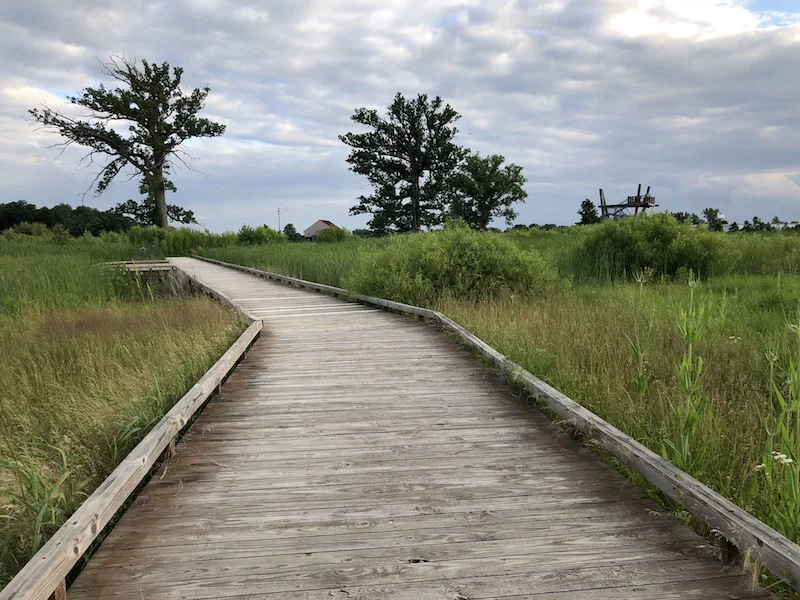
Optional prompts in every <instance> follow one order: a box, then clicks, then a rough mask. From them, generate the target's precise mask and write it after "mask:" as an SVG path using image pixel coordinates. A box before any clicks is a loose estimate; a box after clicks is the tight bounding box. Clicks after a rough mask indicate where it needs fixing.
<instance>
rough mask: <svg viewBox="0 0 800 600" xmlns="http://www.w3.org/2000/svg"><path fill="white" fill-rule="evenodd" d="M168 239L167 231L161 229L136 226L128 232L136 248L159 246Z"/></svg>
mask: <svg viewBox="0 0 800 600" xmlns="http://www.w3.org/2000/svg"><path fill="white" fill-rule="evenodd" d="M166 237H167V230H166V229H161V228H160V227H142V226H140V225H136V226H135V227H131V228H130V229H129V230H128V239H129V240H130V241H131V244H133V245H134V246H157V247H159V248H160V247H161V243H162V242H163V241H164V239H165V238H166Z"/></svg>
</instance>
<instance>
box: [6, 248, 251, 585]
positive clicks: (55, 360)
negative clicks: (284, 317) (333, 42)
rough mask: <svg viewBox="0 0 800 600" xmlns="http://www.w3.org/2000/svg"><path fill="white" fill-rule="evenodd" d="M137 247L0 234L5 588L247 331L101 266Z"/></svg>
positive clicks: (217, 310) (227, 314)
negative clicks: (2, 236)
mask: <svg viewBox="0 0 800 600" xmlns="http://www.w3.org/2000/svg"><path fill="white" fill-rule="evenodd" d="M135 253H136V250H135V249H134V248H133V247H131V246H130V245H128V244H96V243H82V242H76V243H74V244H71V245H69V246H67V247H63V246H60V245H57V244H53V243H50V242H48V241H46V240H41V239H17V240H11V241H9V240H5V241H0V587H2V584H3V583H4V582H7V581H8V579H9V578H10V577H11V576H12V575H13V574H14V573H15V572H16V571H17V570H18V569H19V567H21V566H22V565H23V564H24V563H25V562H26V561H27V560H28V559H29V558H30V557H31V556H32V555H33V553H34V552H35V551H36V550H37V548H38V547H39V546H41V544H43V543H44V541H46V539H47V537H48V536H49V535H51V534H52V533H53V532H54V531H55V530H56V529H57V528H58V527H59V526H60V525H61V523H62V522H63V521H64V520H65V518H66V517H67V516H69V515H70V514H71V513H72V512H73V511H74V509H75V508H77V506H78V505H79V504H80V503H81V502H82V500H83V499H84V498H85V497H86V496H87V495H88V494H89V493H91V491H92V490H93V489H94V488H95V487H96V486H97V484H99V483H100V482H101V481H102V480H103V479H104V478H105V477H106V476H107V475H108V474H109V473H110V472H111V471H112V470H113V468H114V467H115V466H116V465H117V464H118V462H119V461H120V460H121V459H122V458H123V457H124V456H125V455H126V454H127V452H128V451H129V450H130V449H131V448H132V447H133V446H134V445H135V444H136V443H137V442H138V441H139V439H141V438H142V437H143V436H144V434H145V433H146V432H147V431H148V430H149V428H150V427H151V426H152V425H153V424H154V423H155V422H157V421H158V419H160V418H161V416H162V415H163V414H164V412H165V411H166V409H167V408H168V407H169V406H171V404H172V403H173V402H174V401H175V400H177V399H178V398H180V397H181V396H182V395H183V393H185V391H186V390H187V389H188V388H189V387H191V386H192V385H193V384H194V382H195V381H196V380H197V379H198V378H199V377H200V376H201V375H202V374H203V373H204V372H205V371H206V370H207V369H208V368H209V367H210V366H211V365H212V364H213V363H214V362H215V361H216V360H217V358H219V356H220V355H221V354H222V353H223V352H224V351H225V350H226V349H227V348H228V346H229V345H230V344H231V343H232V342H233V341H234V340H235V339H236V337H237V336H238V335H239V333H241V331H242V330H243V328H244V323H243V322H242V321H241V320H240V318H239V317H238V315H236V314H234V313H232V312H231V311H230V310H229V309H227V308H225V307H223V306H221V305H220V304H218V303H216V302H213V301H211V300H208V299H205V298H196V297H183V298H179V297H170V296H168V295H167V294H165V293H164V290H163V289H162V287H163V286H161V285H159V284H158V283H152V284H149V285H148V284H147V283H146V282H144V281H137V280H136V279H135V278H134V277H132V276H131V275H128V274H125V273H119V272H114V271H108V270H106V269H103V268H102V267H100V266H98V262H101V261H105V260H114V259H127V258H130V257H131V256H133V255H135Z"/></svg>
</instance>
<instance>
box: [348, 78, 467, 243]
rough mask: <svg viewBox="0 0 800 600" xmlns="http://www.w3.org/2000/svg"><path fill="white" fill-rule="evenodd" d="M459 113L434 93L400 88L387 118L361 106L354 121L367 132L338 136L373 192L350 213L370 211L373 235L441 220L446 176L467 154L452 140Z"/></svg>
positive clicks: (361, 200)
mask: <svg viewBox="0 0 800 600" xmlns="http://www.w3.org/2000/svg"><path fill="white" fill-rule="evenodd" d="M459 118H460V115H459V114H458V113H457V112H456V111H455V110H454V109H453V108H452V107H451V106H450V105H449V104H445V103H444V101H443V100H442V99H441V98H440V97H439V96H436V97H435V98H434V99H432V100H429V99H428V96H427V94H420V95H418V96H417V97H416V98H414V99H410V100H409V99H406V98H405V97H403V95H402V94H400V93H399V92H398V93H397V95H396V96H395V98H394V101H393V102H392V103H391V104H390V105H389V107H388V110H387V114H386V116H385V117H384V116H381V115H380V114H379V113H378V111H377V110H373V109H368V108H359V109H357V110H356V111H355V113H354V114H353V115H352V117H351V119H352V120H353V122H355V123H357V124H359V125H363V126H365V127H367V128H368V129H369V131H366V132H363V133H346V134H344V135H341V136H339V139H340V140H341V141H342V142H344V143H345V144H347V145H348V146H350V147H351V151H350V155H349V157H348V158H347V162H348V163H349V164H350V170H351V171H353V172H354V173H357V174H359V175H364V176H366V177H367V179H368V180H369V182H370V183H371V184H372V186H373V193H372V194H371V195H369V196H360V197H359V198H358V200H359V202H358V204H357V205H356V206H354V207H352V208H351V209H350V213H351V214H354V215H357V214H364V213H370V214H372V219H371V220H370V222H369V225H370V227H371V228H372V229H373V230H374V231H375V232H376V233H387V232H390V231H399V232H403V231H419V229H420V227H422V226H426V227H431V226H434V225H438V224H439V223H441V222H442V220H443V217H444V215H445V213H446V206H445V194H446V192H447V185H448V180H449V178H450V176H451V174H452V173H453V171H454V170H455V168H456V167H457V166H458V164H459V163H460V162H461V159H462V158H463V157H464V155H465V154H466V151H465V150H464V149H462V148H460V147H459V146H458V145H456V144H455V143H454V142H453V138H454V137H455V136H456V134H457V133H458V130H457V129H456V127H455V125H454V123H455V122H456V121H457V120H458V119H459Z"/></svg>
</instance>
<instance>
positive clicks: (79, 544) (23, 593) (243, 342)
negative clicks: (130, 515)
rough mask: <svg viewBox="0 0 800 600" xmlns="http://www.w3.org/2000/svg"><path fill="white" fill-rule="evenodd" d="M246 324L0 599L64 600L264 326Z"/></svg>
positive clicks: (258, 323)
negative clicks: (73, 574)
mask: <svg viewBox="0 0 800 600" xmlns="http://www.w3.org/2000/svg"><path fill="white" fill-rule="evenodd" d="M201 287H202V288H204V287H205V286H201ZM214 295H215V296H218V294H214ZM228 301H229V299H228ZM249 320H251V321H252V322H251V323H250V325H249V326H248V328H247V329H246V330H245V331H244V333H242V335H240V336H239V338H238V339H237V340H236V341H235V342H234V343H233V345H232V346H231V347H230V348H228V350H227V351H226V352H225V353H224V354H223V355H222V356H221V357H220V359H219V360H218V361H217V362H216V363H214V365H213V366H212V367H211V368H210V369H209V370H208V371H206V373H205V374H204V375H203V376H202V377H201V378H200V379H199V380H198V381H197V383H195V384H194V385H193V386H192V388H191V389H190V390H189V391H188V392H186V394H184V396H183V397H182V398H181V399H180V400H178V401H177V402H176V403H175V404H174V405H173V407H172V408H171V409H170V410H169V411H168V412H167V413H166V414H165V415H164V417H163V418H162V419H161V420H160V421H159V422H158V423H157V424H156V425H155V426H154V427H153V429H152V430H150V432H149V433H148V434H147V435H146V436H145V437H144V438H143V439H142V441H141V442H139V444H137V446H136V447H135V448H134V449H133V450H131V452H130V453H129V454H128V455H127V456H126V457H125V458H124V459H123V460H122V462H121V463H120V464H119V465H118V466H117V468H116V469H114V471H112V473H111V475H109V476H108V477H107V478H106V479H105V480H104V481H103V483H101V484H100V486H99V487H98V488H97V489H96V490H95V491H94V493H92V494H91V495H90V496H89V497H88V498H87V499H86V500H84V502H83V503H82V504H81V505H80V507H79V508H78V510H76V511H75V512H74V513H73V514H72V516H71V517H70V518H69V519H68V520H67V521H66V522H65V523H64V525H62V526H61V528H60V529H59V530H58V531H57V532H56V533H55V534H53V536H52V537H51V538H50V539H49V540H48V541H47V543H45V545H44V546H42V548H41V549H40V550H39V551H38V552H37V553H36V555H35V556H34V557H33V558H32V559H31V560H29V561H28V562H27V563H26V564H25V566H24V567H22V569H21V570H20V571H19V572H18V573H17V574H16V575H15V576H14V578H13V579H12V580H11V581H10V582H9V584H8V585H7V586H6V587H5V588H4V589H3V590H2V591H0V600H46V599H47V598H54V599H55V600H66V598H67V593H66V581H65V580H66V577H67V575H68V574H69V572H70V571H71V570H72V568H73V567H74V566H75V565H76V564H77V563H78V561H79V560H80V559H81V557H82V556H83V554H84V553H85V552H86V550H87V549H88V548H89V546H90V545H91V544H92V542H94V540H95V539H97V536H98V535H100V533H101V532H102V531H103V528H104V527H105V526H106V525H107V524H108V522H109V521H110V520H111V519H112V518H113V517H114V515H115V514H116V513H117V511H118V510H119V509H120V508H121V507H122V505H123V504H124V503H125V501H126V500H127V499H128V497H129V496H130V495H131V493H133V492H134V490H135V489H136V488H137V487H138V485H139V484H140V483H141V482H142V480H143V479H144V478H145V477H146V476H147V475H148V474H149V473H150V471H151V469H152V468H153V466H154V465H155V463H156V462H157V460H158V458H159V457H160V456H161V455H162V453H163V452H164V451H165V450H167V448H168V447H169V446H170V445H171V444H172V443H173V442H174V439H175V437H176V436H177V435H178V433H180V431H181V430H182V429H183V428H184V427H185V426H186V424H187V423H189V422H190V421H191V420H192V418H193V417H194V416H195V414H196V413H197V412H198V411H199V410H200V409H201V408H202V407H203V405H204V404H205V403H206V401H207V400H208V399H209V398H210V397H211V396H212V395H213V394H214V392H215V391H216V390H218V389H219V387H220V386H221V385H222V381H223V380H224V379H225V377H226V376H227V375H228V374H229V373H230V372H231V370H232V369H233V368H234V367H235V366H236V363H237V362H239V360H240V359H241V358H242V357H243V356H244V354H245V353H246V352H247V349H248V347H249V346H250V344H252V343H253V341H255V339H256V338H257V337H258V336H259V334H260V333H261V330H262V327H263V324H262V322H261V321H260V320H254V319H252V318H250V319H249Z"/></svg>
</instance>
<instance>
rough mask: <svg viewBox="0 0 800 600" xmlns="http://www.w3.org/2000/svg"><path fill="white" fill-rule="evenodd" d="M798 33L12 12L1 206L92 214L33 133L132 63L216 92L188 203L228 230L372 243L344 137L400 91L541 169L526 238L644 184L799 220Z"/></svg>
mask: <svg viewBox="0 0 800 600" xmlns="http://www.w3.org/2000/svg"><path fill="white" fill-rule="evenodd" d="M797 23H800V15H793V14H785V13H784V14H777V13H775V12H769V13H767V12H758V11H756V10H755V9H754V8H753V5H752V4H751V3H749V2H745V1H744V0H741V1H740V0H727V1H725V0H609V1H607V2H586V1H585V0H560V1H544V0H543V1H536V0H516V1H506V0H503V1H498V2H494V1H492V2H489V1H488V0H483V1H480V0H438V1H436V0H431V1H428V2H416V1H415V0H398V1H397V2H394V3H393V4H391V5H387V4H383V5H378V4H376V3H374V2H373V1H371V0H301V1H298V2H292V3H286V2H278V1H277V0H274V1H268V0H261V1H253V2H249V3H247V4H242V3H239V2H234V1H233V0H202V2H199V1H196V0H191V1H190V0H176V1H175V2H169V3H167V2H162V1H155V0H141V1H140V2H134V3H131V2H123V1H122V0H106V1H104V2H102V3H101V2H99V0H81V1H80V2H79V1H78V0H64V1H62V2H55V0H40V1H38V2H23V1H22V0H7V1H6V2H5V3H3V5H2V7H0V51H2V52H0V82H2V83H1V84H0V127H2V129H0V177H2V178H3V181H4V183H5V187H6V194H7V195H8V197H7V198H6V199H0V201H3V200H13V199H18V198H26V199H28V200H29V201H33V202H37V203H40V204H45V203H47V204H52V203H55V202H60V201H65V200H66V201H73V202H74V200H75V198H79V196H78V195H79V194H80V193H81V192H83V191H84V190H85V189H86V187H87V185H88V183H89V182H90V181H91V177H90V176H89V175H90V174H89V173H85V172H82V173H80V174H78V175H73V174H72V173H73V171H74V165H75V159H76V157H77V156H78V154H77V153H71V152H68V153H66V154H65V155H64V156H62V157H61V158H60V159H58V160H55V161H54V157H55V152H54V151H52V150H48V149H46V148H45V146H46V145H47V143H48V141H47V140H45V139H44V138H43V136H42V134H41V132H36V131H35V130H34V129H33V128H32V127H31V126H30V125H28V124H27V123H25V121H24V120H23V118H24V116H25V112H26V110H27V109H28V108H31V107H33V106H36V105H38V104H40V103H41V102H42V101H47V102H48V104H51V105H53V106H63V104H64V103H63V98H62V97H61V94H63V93H71V92H74V91H77V90H79V89H80V88H82V87H85V86H87V85H94V84H96V83H99V82H100V81H104V79H103V75H102V68H101V66H100V64H99V63H98V62H97V60H96V58H97V57H100V58H104V57H106V56H107V55H108V53H109V52H110V51H116V52H123V51H124V52H125V53H126V55H128V56H136V57H139V58H148V59H150V60H153V61H161V60H168V61H170V62H171V63H172V64H176V65H181V66H183V67H184V68H185V76H184V79H185V83H186V84H187V86H199V85H204V84H206V83H208V84H209V85H211V87H212V94H211V96H209V99H208V103H207V114H208V116H210V117H212V118H215V119H217V120H219V121H221V122H223V123H225V124H226V125H227V128H228V129H227V132H226V135H225V136H224V137H223V138H220V139H217V140H202V141H197V142H193V143H192V144H191V146H190V150H191V152H192V154H193V155H194V156H195V157H196V161H195V167H197V168H198V169H199V170H200V171H202V172H203V173H205V175H198V174H196V173H193V172H191V171H187V170H185V169H183V170H180V171H178V172H177V173H176V176H175V181H176V183H177V185H178V188H179V193H178V194H177V195H176V196H174V197H173V199H174V201H176V202H178V203H181V204H184V205H186V206H187V207H189V208H192V209H194V210H195V212H197V213H198V214H200V215H204V214H205V215H210V216H213V219H212V218H211V217H209V223H208V224H209V225H210V226H213V227H214V228H217V229H220V228H226V227H229V228H234V227H238V226H239V225H240V224H241V221H242V220H243V219H246V220H250V221H251V222H253V223H259V222H263V221H265V220H266V219H267V217H268V216H269V215H274V213H275V210H276V209H277V207H278V206H280V207H281V211H282V213H283V214H284V215H285V218H284V223H285V222H286V219H287V218H288V219H289V220H292V221H295V224H296V225H298V227H302V226H305V225H306V224H307V223H306V221H308V222H311V221H313V220H315V219H316V218H319V217H322V218H330V219H332V220H334V221H335V222H341V223H343V224H345V225H347V226H350V227H356V226H359V225H361V224H363V222H364V221H365V220H366V219H365V218H363V217H357V218H356V217H349V216H348V215H347V207H348V206H349V205H351V204H353V203H354V201H355V198H356V197H357V196H358V195H359V194H362V193H365V192H367V191H368V190H367V188H366V182H365V181H364V180H363V178H360V177H357V176H355V175H353V174H352V173H349V172H348V170H347V165H346V163H345V161H344V159H345V158H346V156H347V151H346V148H345V147H343V145H342V144H341V143H340V142H339V141H338V139H337V136H338V135H339V134H341V133H344V132H345V131H347V130H348V129H349V128H351V127H352V126H353V125H352V123H351V122H350V121H349V117H350V115H351V114H352V111H353V109H354V108H355V107H357V106H370V107H376V108H379V107H385V106H386V105H387V104H388V103H389V102H390V101H391V99H392V97H393V95H394V93H395V92H396V91H398V90H399V91H402V92H403V93H405V94H407V95H410V94H415V93H420V92H427V93H429V94H432V95H435V94H439V95H441V96H443V97H444V98H445V100H446V101H448V102H449V103H450V104H451V105H452V106H453V107H454V108H456V109H457V110H458V111H459V112H461V114H462V115H463V118H462V119H461V121H460V122H459V125H458V126H459V129H460V130H461V132H462V133H461V134H460V141H461V142H462V143H464V144H466V145H469V146H470V147H472V148H473V149H475V150H478V151H481V152H483V153H486V152H497V153H501V154H503V155H504V156H506V158H507V159H508V160H511V161H513V162H516V163H518V164H521V165H523V166H524V167H525V170H526V173H527V175H528V177H529V180H530V183H529V190H530V192H531V198H530V200H529V202H528V203H527V204H526V205H524V206H523V207H522V209H521V211H520V212H521V213H522V216H521V221H522V222H526V223H530V222H533V221H537V222H545V221H548V222H571V221H573V220H574V213H575V210H577V205H578V204H579V202H580V200H582V199H583V198H585V197H592V198H594V197H595V196H596V193H597V188H599V187H603V188H604V189H606V191H607V193H608V194H609V196H612V197H616V196H620V197H623V196H626V195H628V194H629V193H631V189H630V188H631V187H632V186H633V185H635V183H634V182H636V183H638V181H639V180H642V182H643V183H644V184H645V185H647V184H648V183H649V184H652V185H653V191H654V193H656V195H657V197H658V198H659V201H660V203H661V205H662V208H668V209H672V210H685V209H691V210H693V211H695V212H697V211H699V210H701V209H702V208H704V207H705V206H708V205H711V204H713V203H718V204H720V205H721V206H724V208H725V212H726V213H727V214H728V216H729V218H737V219H739V220H742V219H743V218H751V217H752V213H754V212H759V211H763V212H765V214H766V213H772V212H779V211H785V212H786V216H787V217H794V218H797V217H800V203H798V202H796V201H795V202H793V201H792V199H795V200H796V199H798V198H797V194H798V193H800V190H798V189H797V185H796V184H795V183H794V181H795V180H796V179H797V177H796V173H797V171H798V169H800V167H798V160H797V157H798V156H800V142H798V141H795V138H797V136H795V135H793V132H795V131H797V130H798V127H800V114H798V113H797V109H796V107H797V106H798V105H800V89H799V88H798V87H797V85H796V84H795V81H796V74H795V70H796V69H795V66H794V64H795V62H796V56H797V53H798V50H800V26H798V25H797ZM52 141H54V140H50V142H49V143H52ZM135 188H136V186H135V183H133V182H131V183H127V184H126V183H124V182H122V181H120V183H119V184H118V185H116V186H115V187H114V188H113V189H112V190H111V191H110V192H109V193H108V194H107V195H106V196H104V197H101V198H100V199H97V200H90V199H89V198H87V201H91V202H93V203H95V204H97V205H98V206H101V207H106V206H110V205H112V204H113V203H114V202H117V201H120V200H123V199H125V198H127V197H130V196H132V195H135V193H136V189H135ZM220 206H224V207H225V210H224V211H220V210H219V207H220ZM738 212H741V215H739V214H738ZM790 213H791V214H790ZM770 216H771V215H770Z"/></svg>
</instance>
